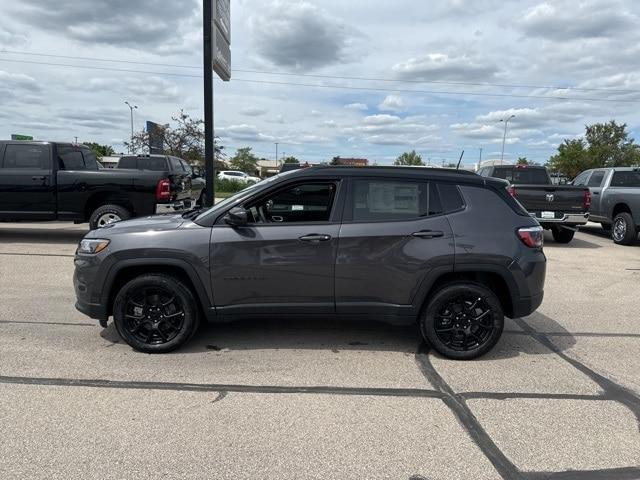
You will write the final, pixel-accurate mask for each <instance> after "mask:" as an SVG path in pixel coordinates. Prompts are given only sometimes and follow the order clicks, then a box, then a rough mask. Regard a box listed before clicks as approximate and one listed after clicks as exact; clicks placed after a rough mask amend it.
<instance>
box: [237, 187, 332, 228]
mask: <svg viewBox="0 0 640 480" xmlns="http://www.w3.org/2000/svg"><path fill="white" fill-rule="evenodd" d="M335 192H336V185H335V184H334V183H309V184H301V185H296V186H294V187H289V188H287V189H285V190H280V191H278V192H276V193H274V194H273V195H272V196H269V197H268V198H266V199H263V200H262V201H260V202H259V203H258V204H255V205H253V206H251V207H250V208H249V213H250V219H251V220H252V221H253V222H254V223H292V222H328V221H329V218H330V217H331V208H332V206H333V199H334V196H335Z"/></svg>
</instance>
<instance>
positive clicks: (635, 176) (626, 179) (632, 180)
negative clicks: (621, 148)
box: [611, 171, 640, 187]
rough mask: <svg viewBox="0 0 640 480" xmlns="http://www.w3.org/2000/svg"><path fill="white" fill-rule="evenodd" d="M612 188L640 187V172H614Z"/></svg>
mask: <svg viewBox="0 0 640 480" xmlns="http://www.w3.org/2000/svg"><path fill="white" fill-rule="evenodd" d="M611 186H612V187H640V171H638V172H636V171H627V172H624V171H623V172H614V173H613V178H612V179H611Z"/></svg>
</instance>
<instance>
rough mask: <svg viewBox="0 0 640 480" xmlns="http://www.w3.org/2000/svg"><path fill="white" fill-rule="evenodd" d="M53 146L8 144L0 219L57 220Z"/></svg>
mask: <svg viewBox="0 0 640 480" xmlns="http://www.w3.org/2000/svg"><path fill="white" fill-rule="evenodd" d="M51 148H52V147H51V145H50V144H29V143H7V144H6V145H5V148H4V154H3V155H2V158H1V159H0V216H1V217H2V218H6V219H20V220H54V219H55V218H56V196H55V188H56V187H55V181H53V177H52V174H53V171H52V168H53V165H52V163H51Z"/></svg>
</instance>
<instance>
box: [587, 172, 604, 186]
mask: <svg viewBox="0 0 640 480" xmlns="http://www.w3.org/2000/svg"><path fill="white" fill-rule="evenodd" d="M604 174H605V171H604V170H596V171H595V172H593V174H592V175H591V178H589V183H587V186H588V187H599V186H600V185H602V180H604Z"/></svg>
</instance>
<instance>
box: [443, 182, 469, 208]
mask: <svg viewBox="0 0 640 480" xmlns="http://www.w3.org/2000/svg"><path fill="white" fill-rule="evenodd" d="M438 192H439V193H440V201H441V202H442V210H443V211H444V213H449V212H455V211H456V210H460V209H461V208H463V207H464V199H463V198H462V194H461V193H460V190H459V189H458V186H457V185H453V184H450V183H440V184H438Z"/></svg>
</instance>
